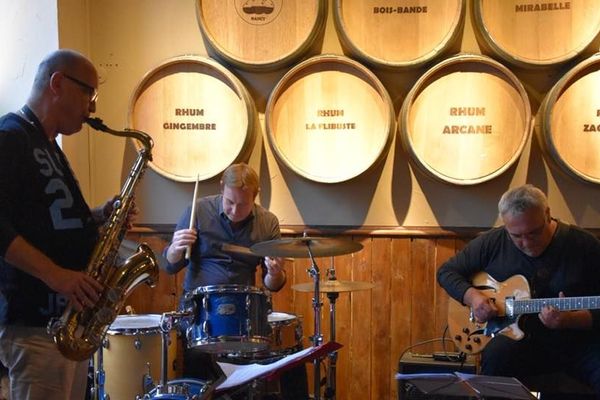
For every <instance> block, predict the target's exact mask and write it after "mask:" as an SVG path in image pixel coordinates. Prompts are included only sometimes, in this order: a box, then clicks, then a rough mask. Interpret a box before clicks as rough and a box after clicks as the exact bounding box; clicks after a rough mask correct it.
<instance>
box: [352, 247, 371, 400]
mask: <svg viewBox="0 0 600 400" xmlns="http://www.w3.org/2000/svg"><path fill="white" fill-rule="evenodd" d="M357 241H359V242H360V243H362V245H363V246H364V248H363V249H362V250H361V251H360V252H357V253H355V254H354V257H353V258H352V260H353V263H352V280H354V281H370V280H371V259H372V242H371V238H369V237H361V238H357ZM351 296H352V299H351V319H352V325H351V329H350V331H351V337H350V342H349V343H348V344H347V345H348V346H349V347H350V368H351V373H350V376H351V380H350V382H347V384H348V386H349V391H350V393H352V397H353V398H356V399H368V398H370V393H371V380H370V374H369V373H368V372H367V371H370V370H371V368H372V367H373V363H372V360H371V349H372V340H373V336H372V332H371V323H370V321H371V318H372V317H373V315H372V314H371V309H372V305H371V292H370V291H357V292H353V293H352V294H351Z"/></svg>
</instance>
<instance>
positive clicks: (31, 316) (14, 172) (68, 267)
mask: <svg viewBox="0 0 600 400" xmlns="http://www.w3.org/2000/svg"><path fill="white" fill-rule="evenodd" d="M97 87H98V73H97V71H96V69H95V67H94V66H93V64H92V63H91V61H90V60H88V59H87V58H86V57H84V56H83V55H81V54H80V53H78V52H75V51H72V50H66V49H63V50H57V51H54V52H52V53H50V54H49V55H48V56H46V57H45V58H44V60H43V61H42V62H41V63H40V65H39V67H38V69H37V72H36V76H35V78H34V82H33V86H32V89H31V91H30V94H29V97H28V100H27V102H26V104H25V105H24V106H23V107H22V108H21V109H19V110H17V111H16V112H14V113H8V114H6V115H4V116H3V117H2V118H0V361H1V362H2V363H3V364H4V365H5V366H6V367H7V368H8V371H9V377H10V382H11V388H10V393H11V398H12V399H19V400H27V399H28V400H34V399H56V400H58V399H61V400H67V399H83V398H84V397H85V389H86V379H87V368H88V362H87V361H82V362H75V361H71V360H67V359H66V358H64V357H63V356H62V355H61V354H60V353H59V351H58V349H57V347H56V345H55V344H54V342H53V338H52V336H51V335H50V334H48V333H47V332H46V325H47V323H48V320H49V319H50V318H51V317H59V316H60V315H61V314H62V312H63V311H64V309H65V306H66V305H67V303H68V302H70V303H71V305H72V306H73V307H74V308H75V309H78V310H80V309H81V308H82V307H89V306H92V305H94V303H95V302H96V301H97V300H98V298H99V292H100V291H101V290H102V285H101V284H100V283H98V282H96V281H95V280H94V279H92V278H91V277H89V276H88V275H86V274H85V272H82V271H83V270H85V268H86V266H87V261H88V259H89V257H90V254H91V252H92V250H93V248H94V246H95V244H96V241H97V238H98V228H99V225H100V224H101V223H102V222H103V221H104V220H105V219H106V216H108V215H109V214H110V212H111V211H112V200H111V201H108V202H107V203H106V204H104V205H103V206H101V207H98V208H96V209H93V210H91V209H90V208H89V207H88V205H87V204H86V202H85V200H84V198H83V195H82V193H81V191H80V188H79V185H78V183H77V180H76V178H75V177H74V176H73V173H72V171H71V169H70V167H69V164H68V161H67V159H66V157H65V154H64V153H63V152H62V151H61V149H60V147H59V146H58V145H57V143H56V137H57V136H58V134H63V135H73V134H75V133H77V132H78V131H80V130H81V127H82V123H83V122H84V121H85V119H86V118H87V117H89V115H90V114H91V113H93V112H94V111H95V109H96V99H97Z"/></svg>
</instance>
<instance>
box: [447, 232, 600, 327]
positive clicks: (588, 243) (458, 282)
mask: <svg viewBox="0 0 600 400" xmlns="http://www.w3.org/2000/svg"><path fill="white" fill-rule="evenodd" d="M479 271H484V272H486V273H488V274H489V275H491V276H492V277H493V278H494V279H496V280H497V281H500V282H502V281H505V280H506V279H508V278H510V277H511V276H513V275H517V274H520V275H523V276H524V277H525V278H526V279H527V281H528V282H529V286H530V290H531V297H532V298H555V297H559V292H561V291H562V292H564V294H565V296H566V297H579V296H597V295H600V241H599V240H598V239H597V238H596V237H594V236H593V235H592V234H590V233H589V232H587V231H585V230H583V229H581V228H578V227H576V226H573V225H568V224H565V223H563V222H560V221H557V230H556V232H555V234H554V237H553V238H552V241H551V242H550V244H549V245H548V247H547V248H546V250H545V251H544V252H543V253H542V254H541V255H540V256H538V257H529V256H527V255H526V254H525V253H523V252H522V251H521V250H519V249H518V248H517V247H516V246H515V245H514V243H513V242H512V240H511V238H510V237H509V235H508V233H507V232H506V230H505V229H504V228H503V227H499V228H494V229H491V230H490V231H488V232H486V233H484V234H482V235H480V236H478V237H477V238H475V239H473V240H472V241H471V242H469V243H468V244H467V246H466V247H465V248H464V249H463V250H462V251H460V252H459V253H457V254H456V255H455V256H454V257H452V258H451V259H449V260H448V261H447V262H445V263H444V264H443V265H442V266H441V267H440V268H439V270H438V272H437V279H438V283H439V284H440V285H441V286H442V287H443V288H444V289H445V290H446V292H448V294H449V295H450V296H451V297H453V298H454V299H456V300H457V301H459V302H462V300H463V297H464V294H465V292H466V291H467V289H468V288H469V287H471V284H470V281H469V280H470V278H471V277H472V276H473V275H474V274H475V273H477V272H479ZM591 312H592V318H593V329H594V330H596V331H600V310H592V311H591ZM596 335H597V332H596Z"/></svg>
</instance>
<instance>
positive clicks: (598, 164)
mask: <svg viewBox="0 0 600 400" xmlns="http://www.w3.org/2000/svg"><path fill="white" fill-rule="evenodd" d="M599 87H600V54H596V55H594V56H592V57H590V58H588V59H586V60H584V61H583V62H581V63H579V64H578V65H576V66H575V67H573V68H572V69H571V70H570V71H568V72H567V73H566V74H565V75H564V76H563V77H562V78H561V79H560V80H559V81H558V82H557V83H556V84H555V85H554V86H553V87H552V89H550V91H549V92H548V94H547V95H546V97H545V98H544V101H543V102H542V105H541V106H540V110H539V111H538V117H537V120H538V127H537V128H538V129H537V130H536V132H537V134H538V139H539V142H540V144H541V147H542V149H543V150H544V151H545V153H546V155H547V156H549V158H550V161H551V162H552V163H555V164H557V165H558V166H560V167H561V169H562V171H564V172H566V173H567V174H568V175H570V176H572V177H575V178H578V179H579V180H581V181H584V182H591V183H596V184H597V183H600V157H599V156H598V155H599V154H600V97H599V96H598V88H599Z"/></svg>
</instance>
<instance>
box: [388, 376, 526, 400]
mask: <svg viewBox="0 0 600 400" xmlns="http://www.w3.org/2000/svg"><path fill="white" fill-rule="evenodd" d="M396 379H398V380H402V381H407V382H409V383H410V384H411V385H413V386H414V387H416V388H417V389H418V390H419V391H420V392H421V393H423V394H425V395H432V396H457V397H466V398H470V399H517V400H533V399H535V396H534V395H532V394H531V392H529V390H528V389H527V388H526V387H525V385H523V384H522V383H521V382H520V381H519V380H518V379H516V378H510V377H504V376H489V375H473V374H464V373H461V372H455V373H452V374H396Z"/></svg>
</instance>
